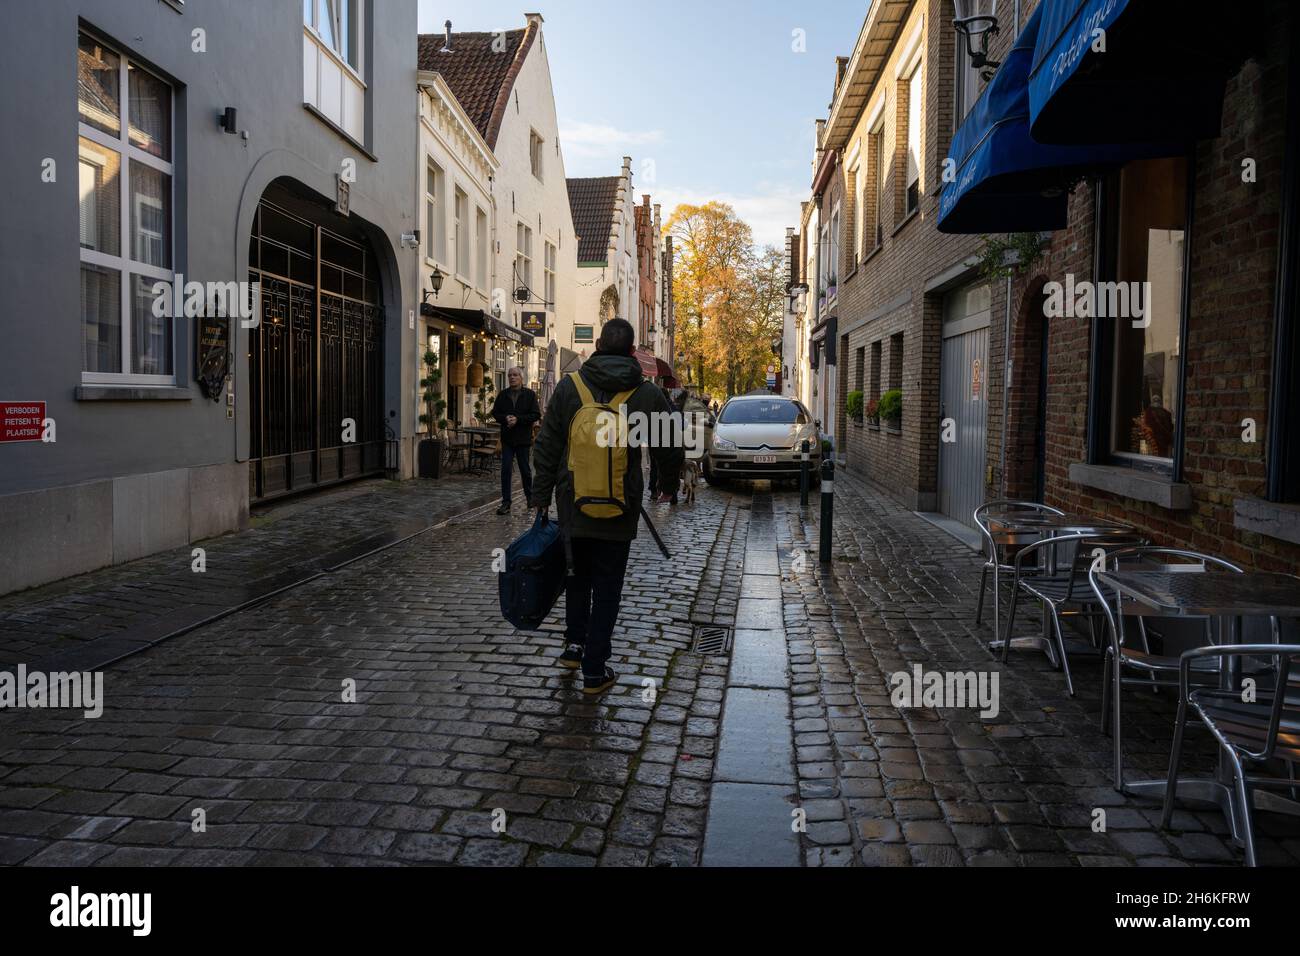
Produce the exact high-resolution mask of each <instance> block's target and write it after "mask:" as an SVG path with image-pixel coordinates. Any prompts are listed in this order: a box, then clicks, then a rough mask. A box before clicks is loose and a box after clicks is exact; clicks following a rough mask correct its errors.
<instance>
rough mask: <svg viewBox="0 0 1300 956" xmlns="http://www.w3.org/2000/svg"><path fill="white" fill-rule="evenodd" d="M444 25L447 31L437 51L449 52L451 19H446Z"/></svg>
mask: <svg viewBox="0 0 1300 956" xmlns="http://www.w3.org/2000/svg"><path fill="white" fill-rule="evenodd" d="M444 26H445V27H446V30H447V33H446V39H445V40H444V41H443V44H442V50H441V51H439V52H441V53H450V52H451V21H450V20H448V21H447V22H446V23H445V24H444Z"/></svg>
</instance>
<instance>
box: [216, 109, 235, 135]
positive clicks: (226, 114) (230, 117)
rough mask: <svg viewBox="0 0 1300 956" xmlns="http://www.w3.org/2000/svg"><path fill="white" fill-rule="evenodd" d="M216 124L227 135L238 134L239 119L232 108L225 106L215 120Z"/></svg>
mask: <svg viewBox="0 0 1300 956" xmlns="http://www.w3.org/2000/svg"><path fill="white" fill-rule="evenodd" d="M217 122H218V123H219V124H220V125H221V128H222V129H224V130H225V131H226V132H227V133H238V132H239V118H238V114H237V113H236V112H235V108H234V107H233V106H227V107H226V108H225V110H224V111H223V112H222V113H221V115H220V116H219V117H218V118H217Z"/></svg>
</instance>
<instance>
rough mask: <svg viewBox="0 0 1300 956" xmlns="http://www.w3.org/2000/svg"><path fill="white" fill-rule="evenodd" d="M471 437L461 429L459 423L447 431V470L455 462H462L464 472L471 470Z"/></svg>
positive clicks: (449, 469)
mask: <svg viewBox="0 0 1300 956" xmlns="http://www.w3.org/2000/svg"><path fill="white" fill-rule="evenodd" d="M470 444H471V441H470V437H469V436H468V435H466V434H465V433H464V432H463V431H461V430H460V426H459V425H453V426H452V427H451V429H450V430H449V431H448V433H447V449H446V455H447V471H449V472H450V471H451V466H452V463H453V462H457V461H459V462H461V467H460V470H461V471H462V472H464V471H468V470H469V447H470Z"/></svg>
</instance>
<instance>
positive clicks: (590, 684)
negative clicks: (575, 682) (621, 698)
mask: <svg viewBox="0 0 1300 956" xmlns="http://www.w3.org/2000/svg"><path fill="white" fill-rule="evenodd" d="M617 683H618V675H617V674H615V673H614V672H613V671H612V670H610V669H609V668H608V667H606V668H605V673H604V674H603V675H602V676H600V677H592V676H590V675H588V674H583V675H582V692H583V693H584V694H586V695H587V696H589V697H595V696H596V695H597V694H603V693H605V691H607V690H609V689H610V688H611V687H613V686H614V685H615V684H617Z"/></svg>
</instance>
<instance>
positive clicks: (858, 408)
mask: <svg viewBox="0 0 1300 956" xmlns="http://www.w3.org/2000/svg"><path fill="white" fill-rule="evenodd" d="M862 397H863V396H862V393H861V392H849V395H848V399H847V400H846V401H845V403H844V411H845V412H846V413H848V416H849V418H851V419H853V420H854V421H855V422H857V423H858V424H859V425H861V424H862Z"/></svg>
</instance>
